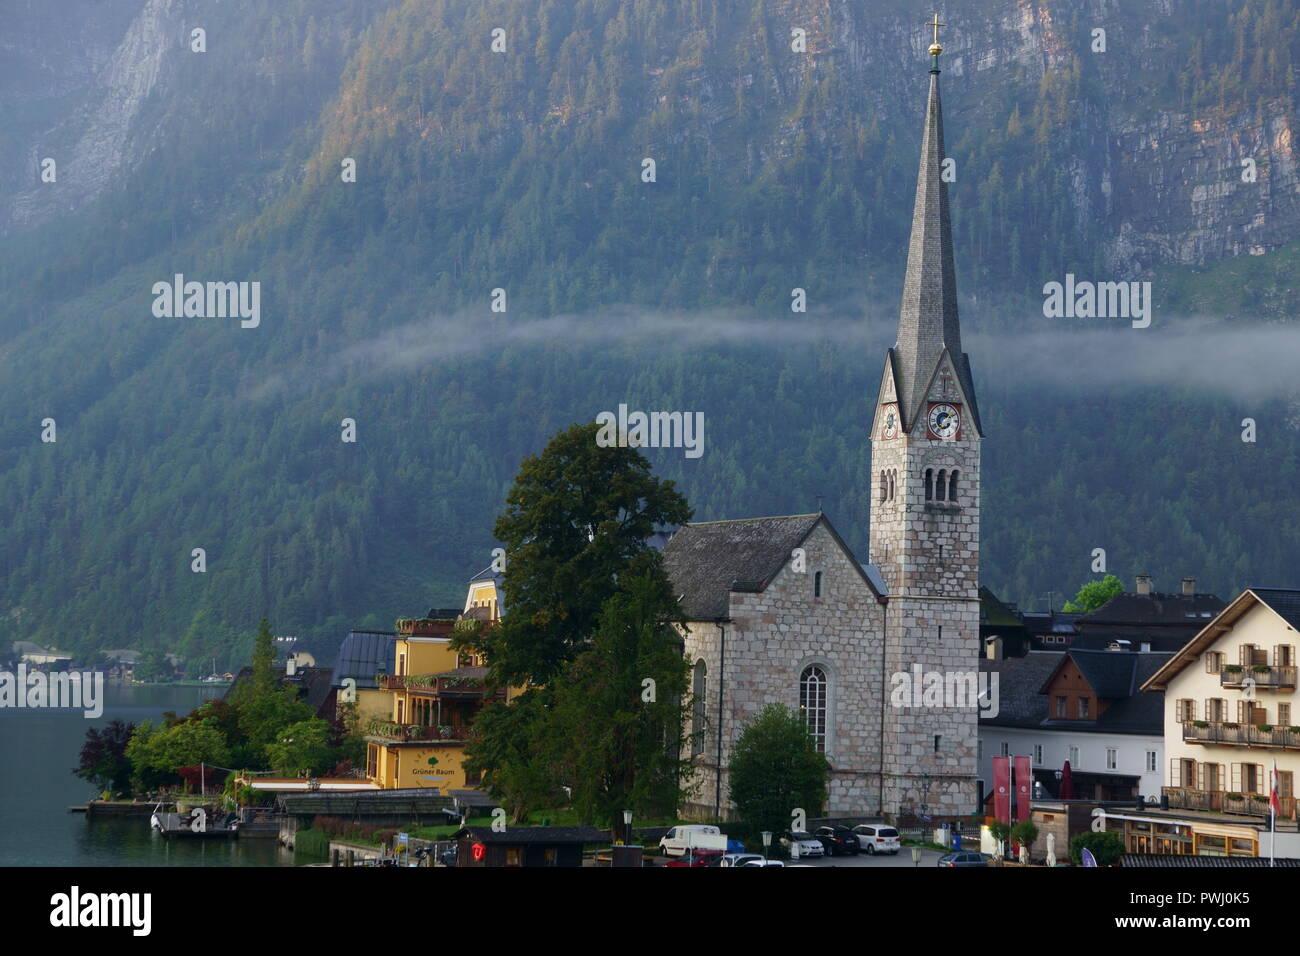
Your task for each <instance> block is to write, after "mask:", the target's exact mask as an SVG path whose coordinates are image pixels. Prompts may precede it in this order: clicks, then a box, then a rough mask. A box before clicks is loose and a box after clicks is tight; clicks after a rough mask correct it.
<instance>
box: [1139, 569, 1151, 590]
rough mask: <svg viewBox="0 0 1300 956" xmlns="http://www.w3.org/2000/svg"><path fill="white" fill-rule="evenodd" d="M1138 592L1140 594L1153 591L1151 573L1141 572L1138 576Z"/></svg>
mask: <svg viewBox="0 0 1300 956" xmlns="http://www.w3.org/2000/svg"><path fill="white" fill-rule="evenodd" d="M1137 593H1138V594H1150V593H1151V575H1149V574H1139V575H1138V576H1137Z"/></svg>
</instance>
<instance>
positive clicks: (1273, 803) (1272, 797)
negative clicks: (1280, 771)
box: [1268, 757, 1282, 818]
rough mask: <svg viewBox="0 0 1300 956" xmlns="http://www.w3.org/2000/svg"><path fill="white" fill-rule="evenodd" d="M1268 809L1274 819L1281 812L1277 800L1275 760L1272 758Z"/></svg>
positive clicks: (1280, 805)
mask: <svg viewBox="0 0 1300 956" xmlns="http://www.w3.org/2000/svg"><path fill="white" fill-rule="evenodd" d="M1268 805H1269V809H1271V810H1272V811H1273V816H1274V818H1276V817H1277V815H1278V814H1279V813H1281V812H1282V801H1281V800H1280V799H1278V794H1277V758H1276V757H1274V758H1273V781H1272V784H1271V786H1270V787H1269V791H1268Z"/></svg>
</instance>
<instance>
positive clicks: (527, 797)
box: [465, 688, 561, 823]
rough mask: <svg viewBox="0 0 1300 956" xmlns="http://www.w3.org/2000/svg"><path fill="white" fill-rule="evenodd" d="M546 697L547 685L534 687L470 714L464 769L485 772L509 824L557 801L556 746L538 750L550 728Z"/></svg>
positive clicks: (559, 784)
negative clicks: (508, 816)
mask: <svg viewBox="0 0 1300 956" xmlns="http://www.w3.org/2000/svg"><path fill="white" fill-rule="evenodd" d="M549 698H550V694H549V692H548V691H547V690H546V689H545V688H533V689H530V690H527V691H525V692H524V693H522V694H520V695H519V696H518V697H516V698H515V699H514V700H512V701H511V702H510V703H509V704H504V703H493V704H488V705H487V706H486V707H484V708H483V709H482V710H481V711H479V713H478V715H477V716H476V717H475V718H474V727H473V732H472V736H471V739H470V741H469V743H468V744H467V745H466V748H465V752H466V756H465V768H466V769H467V770H469V771H471V772H475V773H480V774H484V775H485V776H486V783H487V785H488V787H489V789H490V790H491V791H492V793H493V794H495V795H496V797H497V799H499V800H500V801H501V805H502V806H504V807H506V808H508V809H509V810H510V814H511V822H513V823H521V822H523V821H524V820H527V819H528V814H529V813H530V812H531V811H533V810H535V809H538V808H540V807H546V806H553V805H555V803H556V801H557V800H558V798H559V796H560V794H561V790H560V787H561V783H560V768H559V767H557V766H555V765H554V763H553V753H554V748H553V747H547V748H545V749H543V750H541V751H540V752H539V750H538V742H540V741H543V740H545V739H546V737H547V735H548V734H549V733H550V732H551V720H550V710H549V707H548V701H549Z"/></svg>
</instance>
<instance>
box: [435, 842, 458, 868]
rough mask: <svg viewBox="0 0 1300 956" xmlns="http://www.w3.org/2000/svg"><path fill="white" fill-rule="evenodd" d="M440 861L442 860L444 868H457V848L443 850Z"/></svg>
mask: <svg viewBox="0 0 1300 956" xmlns="http://www.w3.org/2000/svg"><path fill="white" fill-rule="evenodd" d="M439 859H440V860H442V865H443V866H455V865H456V848H455V847H454V846H453V847H452V848H451V849H450V850H443V851H442V855H441V856H440V857H439Z"/></svg>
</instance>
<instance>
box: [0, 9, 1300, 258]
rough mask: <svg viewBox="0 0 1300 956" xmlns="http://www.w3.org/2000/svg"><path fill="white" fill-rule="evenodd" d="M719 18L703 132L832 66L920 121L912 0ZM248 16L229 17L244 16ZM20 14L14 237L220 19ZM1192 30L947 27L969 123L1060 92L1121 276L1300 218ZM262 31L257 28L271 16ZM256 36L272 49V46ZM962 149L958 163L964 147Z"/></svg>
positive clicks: (1280, 112) (1286, 177) (655, 85)
mask: <svg viewBox="0 0 1300 956" xmlns="http://www.w3.org/2000/svg"><path fill="white" fill-rule="evenodd" d="M231 5H232V7H240V6H251V5H254V3H253V0H232V4H231ZM386 6H387V5H386V4H375V5H372V8H371V9H370V10H369V12H368V13H366V14H365V15H367V16H369V17H371V18H373V19H375V20H378V18H380V17H381V16H382V15H383V13H384V10H385V8H386ZM507 6H510V5H507ZM513 6H514V7H515V8H517V9H521V10H523V11H525V13H524V17H525V19H527V18H529V17H532V18H535V17H536V9H535V8H536V6H537V5H536V4H534V3H532V2H525V0H518V3H515V4H513ZM629 6H630V4H629ZM1217 6H1218V7H1220V8H1222V16H1221V17H1220V20H1219V21H1214V22H1221V24H1222V29H1223V30H1226V29H1227V27H1228V24H1229V22H1230V21H1229V19H1228V15H1229V14H1230V13H1232V12H1233V11H1234V10H1236V8H1238V7H1240V6H1241V4H1234V3H1221V4H1218V5H1217ZM1283 6H1284V7H1289V6H1290V4H1284V5H1283ZM718 10H719V12H718V14H717V15H716V16H715V17H714V22H715V23H716V24H717V31H718V35H716V36H711V35H701V36H696V37H687V36H681V37H672V38H665V41H664V42H663V44H662V48H664V49H668V50H679V49H682V48H686V47H689V46H691V45H692V44H694V45H696V46H697V47H698V48H699V49H700V50H701V51H702V52H701V54H700V56H699V57H698V58H697V66H696V68H695V69H694V70H692V71H690V73H691V75H690V76H688V77H686V78H684V77H683V75H682V72H681V70H674V71H670V73H669V75H664V73H663V71H662V70H660V71H657V72H658V75H654V76H651V77H650V89H649V92H650V94H651V95H650V96H649V97H648V98H647V100H646V101H645V102H644V103H642V104H640V106H641V108H644V109H653V108H654V106H655V105H656V104H657V103H658V102H660V101H662V100H663V99H665V98H667V97H671V96H674V95H681V93H682V91H683V90H684V89H687V90H690V91H692V93H693V94H695V95H701V94H702V96H703V99H704V100H705V101H706V103H707V108H706V109H704V110H703V111H702V113H701V115H700V117H699V122H701V123H704V124H722V123H725V122H726V121H727V120H728V119H729V118H730V117H731V116H733V115H734V114H735V111H736V109H737V107H736V103H737V99H738V91H743V90H744V89H745V88H754V87H755V86H757V87H758V88H760V89H762V90H764V91H766V92H767V93H768V94H769V95H770V96H771V97H772V98H773V99H774V100H775V101H776V102H778V103H784V104H787V105H788V104H793V103H796V102H797V101H798V100H799V99H800V98H801V97H804V96H807V95H809V94H810V92H811V91H812V90H813V89H815V87H816V84H817V83H818V81H819V79H821V78H824V77H825V76H826V75H827V73H828V71H832V70H833V71H838V72H839V73H840V74H841V75H843V76H844V77H846V78H847V80H848V82H849V83H850V84H851V85H852V86H854V87H855V88H856V89H859V90H862V91H865V95H866V98H867V99H868V101H869V102H871V103H873V104H874V105H875V107H876V109H877V111H878V117H879V121H880V122H881V123H882V124H889V125H891V126H893V125H894V124H897V126H898V128H899V129H900V130H906V129H910V126H909V125H907V124H909V123H910V122H911V120H912V118H913V116H914V114H915V111H916V104H917V102H919V100H918V90H919V89H920V84H921V82H922V80H923V67H922V68H920V69H918V66H917V65H918V63H921V64H923V63H924V59H925V48H926V46H927V45H928V43H929V36H928V34H927V31H926V30H924V29H923V28H922V26H921V23H920V21H921V17H920V16H919V15H918V14H917V13H916V10H915V9H914V7H913V5H911V4H905V3H873V4H870V5H866V4H856V3H840V2H833V0H770V2H767V3H764V4H761V5H757V6H756V5H752V4H742V3H729V2H726V0H719V3H718ZM239 14H240V11H238V10H235V11H233V13H232V17H231V20H230V22H234V23H238V22H241V20H244V18H243V17H241V16H240V15H239ZM3 15H4V17H5V19H6V25H7V26H10V27H11V28H12V29H10V30H7V31H6V34H5V37H6V38H5V39H4V40H3V41H0V43H3V46H0V50H3V53H4V55H5V58H6V59H7V60H8V61H9V62H10V64H11V66H10V67H9V69H8V70H7V71H6V75H7V77H8V79H7V82H6V84H5V89H4V91H3V93H0V118H4V119H7V120H8V123H7V124H6V125H8V126H9V130H10V131H9V133H8V135H7V136H6V137H5V138H4V139H3V140H0V159H3V165H2V166H0V231H3V232H9V233H13V232H21V231H23V230H26V229H28V228H31V227H32V226H34V225H37V224H39V223H42V222H45V221H48V220H50V219H52V218H55V217H57V216H59V215H63V214H67V213H72V212H76V211H77V210H79V209H81V208H83V207H84V206H85V205H86V204H87V203H89V202H91V201H92V200H94V199H95V198H97V197H98V196H100V195H102V194H103V193H104V191H105V190H106V189H109V188H110V187H111V185H112V184H113V182H114V180H115V178H117V177H119V176H121V175H124V174H125V173H126V172H127V171H129V170H130V169H131V168H132V167H133V166H134V165H135V164H136V163H138V162H139V160H140V159H141V157H142V156H144V155H146V154H147V153H148V152H149V151H150V150H151V149H153V148H155V147H156V146H157V145H158V143H159V142H161V141H164V140H166V138H167V137H168V136H169V135H172V131H169V130H168V129H167V128H166V127H164V126H161V125H159V121H158V116H161V115H166V112H167V111H166V110H163V111H161V112H159V113H150V116H151V117H152V119H146V118H145V114H146V110H145V108H144V107H145V104H146V102H148V100H149V98H150V97H151V95H155V94H156V95H157V97H159V98H160V99H161V100H162V101H164V102H167V101H174V100H175V99H176V98H177V96H178V95H180V94H179V93H178V91H177V84H178V79H177V78H178V74H179V73H180V72H181V71H182V70H183V62H182V58H183V57H184V56H186V55H187V52H186V50H187V43H188V31H189V29H190V27H191V26H192V25H193V24H195V23H198V22H199V21H201V20H203V19H204V11H203V10H202V5H201V4H198V3H197V0H121V2H118V3H114V4H111V5H105V4H102V3H98V2H95V0H73V2H71V3H65V4H60V5H58V10H57V11H56V10H55V8H54V7H53V6H52V5H48V4H43V3H39V2H35V0H27V2H22V0H15V2H11V3H9V4H8V5H7V9H6V10H5V11H4V14H3ZM1184 19H1185V14H1184V12H1183V11H1181V10H1176V9H1175V5H1174V4H1173V3H1172V2H1171V0H1146V2H1142V3H1137V4H1125V5H1121V4H1119V3H1118V2H1116V0H1083V2H1078V0H1074V2H1071V3H1069V4H1066V3H1062V2H1049V0H1038V2H1031V0H951V2H950V3H949V5H948V10H947V12H946V13H945V15H944V20H945V22H946V23H947V24H948V26H947V27H946V28H945V30H944V35H943V37H942V40H943V43H944V45H945V54H944V58H943V66H944V70H945V73H946V75H947V76H948V77H949V79H948V82H947V84H946V86H945V94H946V96H947V98H948V100H949V104H950V105H949V116H950V125H951V127H952V128H953V129H954V130H969V129H977V128H984V129H991V130H994V131H996V130H997V129H998V128H1001V127H1002V126H1003V125H1004V124H1005V123H1006V115H1007V112H1008V109H1007V105H1008V103H1011V102H1023V103H1026V104H1030V103H1032V102H1033V101H1035V100H1042V99H1043V98H1044V97H1057V98H1058V102H1057V104H1056V106H1055V115H1054V116H1053V119H1052V122H1051V123H1049V124H1048V125H1046V126H1045V127H1043V128H1042V129H1040V130H1039V131H1038V136H1039V138H1040V140H1041V139H1042V138H1043V137H1046V138H1048V139H1050V140H1052V141H1053V142H1054V143H1055V146H1054V147H1053V148H1054V151H1055V153H1056V155H1057V156H1058V158H1059V166H1060V168H1061V170H1062V171H1063V172H1064V173H1065V182H1066V187H1065V188H1066V189H1067V190H1068V194H1069V201H1070V206H1071V208H1072V210H1073V214H1074V223H1073V227H1074V228H1077V229H1092V230H1096V231H1097V234H1098V239H1099V241H1101V242H1102V243H1103V244H1104V248H1105V258H1106V260H1107V262H1108V265H1109V267H1110V268H1112V269H1115V270H1117V271H1120V272H1123V273H1135V272H1140V271H1144V270H1147V269H1149V268H1152V267H1154V266H1158V265H1160V264H1163V263H1183V264H1197V265H1200V264H1205V263H1208V262H1211V261H1214V260H1217V259H1222V258H1226V257H1232V256H1239V255H1246V254H1250V255H1260V254H1263V253H1266V252H1268V251H1269V250H1272V249H1275V248H1277V247H1278V246H1280V245H1283V244H1286V243H1288V242H1290V241H1291V240H1292V239H1293V238H1294V236H1295V233H1296V224H1297V222H1298V221H1300V209H1298V208H1297V202H1298V195H1300V180H1298V179H1297V168H1296V162H1295V154H1294V148H1293V140H1294V135H1293V126H1294V111H1293V108H1292V104H1291V100H1290V96H1289V90H1286V89H1278V88H1276V84H1271V85H1270V84H1267V83H1265V84H1263V85H1261V86H1259V87H1257V88H1256V87H1252V88H1251V89H1250V94H1249V96H1247V97H1245V98H1244V102H1241V101H1234V100H1233V99H1232V98H1231V97H1228V98H1227V100H1228V101H1227V102H1224V103H1211V104H1206V105H1200V106H1197V107H1195V108H1185V107H1183V106H1181V105H1180V104H1178V103H1177V102H1176V97H1171V96H1170V89H1169V83H1168V74H1169V73H1170V72H1171V71H1176V70H1178V69H1179V68H1180V64H1187V63H1191V62H1195V63H1196V64H1197V66H1196V69H1198V70H1201V71H1202V72H1208V73H1212V72H1213V71H1214V70H1216V69H1220V68H1223V66H1224V65H1223V64H1222V63H1215V62H1213V60H1212V59H1211V58H1210V57H1209V55H1208V54H1203V53H1202V52H1201V47H1200V42H1201V41H1200V38H1198V37H1197V36H1196V35H1195V31H1194V30H1191V29H1189V28H1188V27H1187V25H1186V24H1184V23H1183V20H1184ZM246 22H247V23H248V24H249V25H250V27H253V28H255V25H256V22H257V21H256V18H254V17H249V18H247V20H246ZM796 27H797V28H799V29H802V30H805V31H807V54H806V55H805V56H799V57H795V56H791V55H789V47H790V43H791V37H790V30H791V29H793V28H796ZM1096 30H1103V31H1105V38H1104V43H1105V49H1104V50H1097V49H1095V47H1096V44H1097V37H1096V34H1095V33H1094V31H1096ZM224 42H229V41H228V38H227V40H226V41H224ZM240 42H241V44H246V45H249V46H257V45H259V44H263V43H264V38H263V37H261V36H255V35H249V36H247V37H243V38H241V39H240ZM448 42H450V41H448ZM719 47H729V48H732V49H734V51H735V58H734V62H726V63H725V69H723V68H722V63H721V62H720V61H719V60H718V59H717V58H716V57H713V58H711V56H710V53H711V51H714V50H716V48H719ZM208 55H209V56H215V55H216V54H208ZM258 55H259V57H260V58H261V60H262V64H263V67H264V68H265V69H268V70H271V71H278V70H286V71H290V72H292V70H294V69H298V68H299V67H300V65H301V64H300V63H298V62H296V61H300V60H301V59H302V58H303V57H304V56H305V55H307V50H306V49H305V48H303V47H298V46H288V47H285V45H283V44H281V45H280V48H277V49H271V48H269V46H268V48H267V49H263V50H261V51H260V52H259V54H258ZM1269 55H1270V56H1274V57H1275V56H1276V51H1269ZM1202 56H1204V57H1205V62H1204V63H1202V62H1200V60H1198V59H1197V58H1198V57H1202ZM277 60H278V61H279V62H277ZM286 61H295V62H293V63H289V62H286ZM651 72H652V73H654V72H656V71H651ZM555 105H556V110H557V111H559V112H563V104H555ZM178 108H183V104H182V105H181V106H180V107H178V106H177V105H176V104H175V103H174V102H173V103H172V106H171V109H172V110H173V112H174V111H175V110H176V109H178ZM1026 109H1028V107H1026ZM836 110H837V107H836V104H834V103H829V104H824V106H823V107H822V108H820V109H819V110H816V111H813V114H812V115H811V117H810V119H809V120H808V121H807V122H801V123H797V124H796V123H784V124H783V123H777V124H774V125H773V127H772V129H771V133H770V136H769V137H768V138H767V139H766V140H765V141H760V142H754V143H752V144H750V155H751V156H752V157H753V159H754V160H755V161H759V160H762V159H764V158H770V157H772V156H782V155H785V154H788V153H789V152H790V151H791V150H793V149H794V148H795V144H796V140H797V138H798V136H799V135H801V134H803V133H806V132H807V131H808V130H810V129H811V130H812V131H813V133H814V135H819V136H823V137H827V138H833V137H834V135H835V128H836V126H837V124H839V123H840V121H841V119H840V118H839V117H837V115H836ZM1021 118H1022V119H1023V120H1025V121H1027V120H1028V116H1027V115H1026V116H1022V117H1021ZM315 119H317V117H311V116H297V117H292V118H291V119H290V122H291V123H293V124H310V123H312V122H314V121H315ZM994 135H996V132H995V133H994ZM950 148H952V149H953V150H954V152H960V151H961V149H962V146H961V142H960V139H957V140H956V141H955V142H953V143H952V144H950ZM45 156H52V157H54V158H55V159H56V160H57V161H58V163H59V165H58V176H59V179H58V187H57V188H51V187H50V186H49V185H47V184H43V183H41V182H40V181H39V163H40V160H41V159H42V158H44V157H45ZM1243 160H1250V161H1252V162H1253V164H1254V174H1255V178H1254V181H1244V180H1243V165H1242V163H1243ZM979 161H980V160H979V157H978V156H972V157H969V162H971V163H973V164H974V165H972V166H968V167H967V168H965V169H963V170H962V175H967V174H970V175H974V176H976V177H978V176H979V174H980V170H979V166H978V164H979ZM1026 188H1030V189H1032V188H1035V185H1034V184H1032V183H1031V184H1029V185H1028V186H1027V187H1026Z"/></svg>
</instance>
